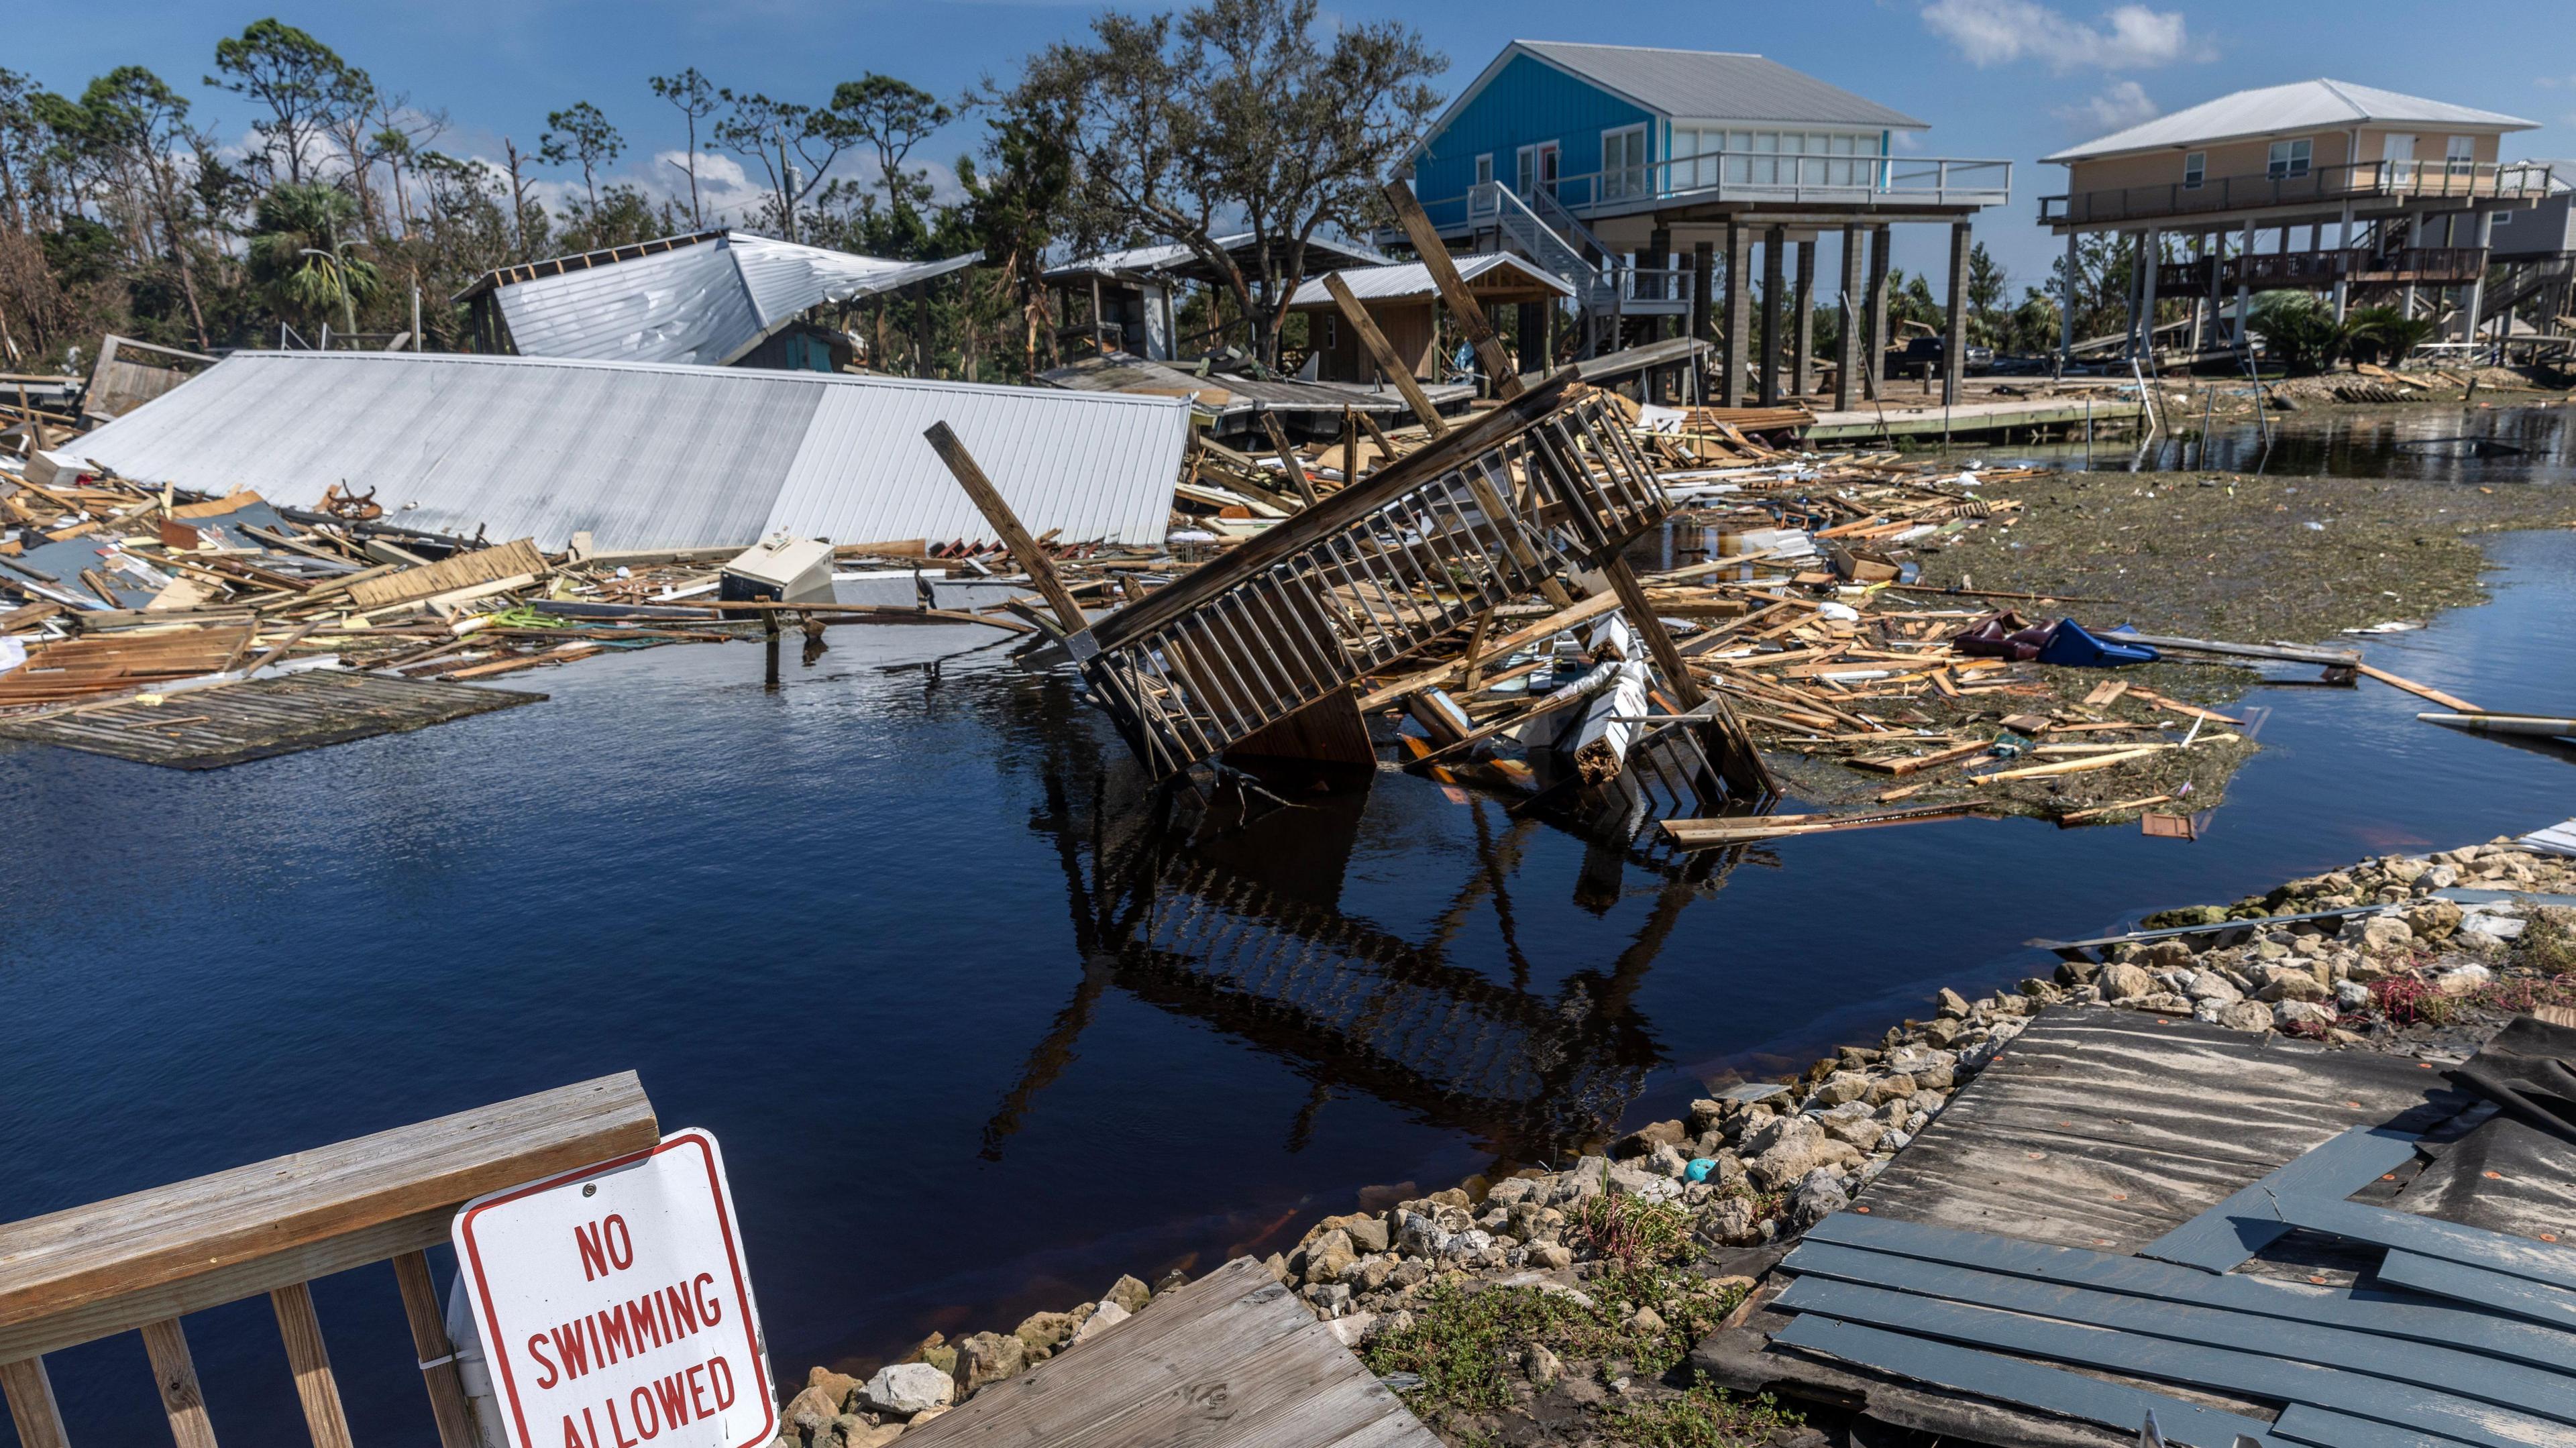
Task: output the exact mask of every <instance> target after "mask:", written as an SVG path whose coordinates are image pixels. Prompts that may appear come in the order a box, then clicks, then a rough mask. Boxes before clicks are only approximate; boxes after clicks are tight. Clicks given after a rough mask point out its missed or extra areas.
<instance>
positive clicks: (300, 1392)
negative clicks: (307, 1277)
mask: <svg viewBox="0 0 2576 1448" xmlns="http://www.w3.org/2000/svg"><path fill="white" fill-rule="evenodd" d="M268 1301H269V1305H270V1306H272V1307H274V1308H276V1309H277V1333H278V1336H279V1337H281V1338H283V1339H285V1341H286V1365H287V1366H288V1367H290V1368H292V1369H294V1371H295V1396H297V1397H298V1398H301V1399H303V1400H304V1425H305V1427H307V1428H308V1429H310V1430H311V1431H312V1434H313V1448H354V1445H353V1444H351V1443H350V1441H349V1415H348V1413H347V1412H346V1411H345V1410H344V1409H342V1408H341V1406H340V1384H339V1382H338V1381H337V1380H336V1379H334V1378H333V1377H332V1376H331V1353H330V1350H329V1349H328V1348H326V1347H324V1346H323V1344H322V1322H321V1320H320V1319H319V1318H317V1317H315V1316H314V1315H313V1289H312V1288H311V1287H309V1286H307V1285H306V1284H304V1283H301V1282H298V1283H295V1284H294V1285H292V1286H288V1287H280V1288H278V1289H277V1290H276V1291H274V1292H271V1293H270V1294H268Z"/></svg>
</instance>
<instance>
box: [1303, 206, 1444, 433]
mask: <svg viewBox="0 0 2576 1448" xmlns="http://www.w3.org/2000/svg"><path fill="white" fill-rule="evenodd" d="M1405 194H1407V195H1411V194H1412V193H1411V192H1407V193H1405ZM1324 290H1325V291H1328V292H1330V293H1332V294H1333V304H1334V305H1335V306H1338V307H1340V308H1341V309H1342V316H1343V317H1344V318H1345V319H1346V320H1348V321H1349V322H1350V324H1351V330H1352V331H1355V332H1357V333H1359V334H1360V345H1361V346H1364V347H1366V348H1368V352H1369V356H1370V357H1372V358H1374V359H1376V362H1377V370H1378V372H1379V374H1380V375H1381V376H1383V377H1385V378H1386V380H1387V381H1389V382H1392V383H1394V384H1395V390H1396V391H1398V392H1401V393H1403V394H1404V402H1405V405H1406V406H1407V407H1410V408H1412V409H1413V415H1414V416H1416V417H1418V418H1421V419H1422V425H1423V427H1425V428H1427V429H1429V431H1430V433H1431V435H1432V436H1433V437H1438V436H1440V435H1441V434H1442V433H1445V432H1447V431H1448V430H1449V424H1448V423H1447V422H1445V421H1443V420H1442V419H1441V416H1440V413H1439V412H1438V410H1436V409H1435V408H1433V407H1432V405H1431V398H1430V395H1429V394H1427V393H1425V392H1424V391H1423V390H1422V384H1421V383H1420V382H1419V381H1416V380H1415V378H1414V376H1413V369H1412V368H1410V367H1407V366H1405V365H1404V359H1403V358H1400V357H1398V356H1396V355H1395V346H1394V344H1393V343H1390V342H1388V341H1387V340H1386V334H1385V333H1384V332H1381V331H1379V330H1378V327H1377V319H1376V318H1375V317H1372V316H1370V315H1369V314H1368V308H1366V307H1363V306H1361V305H1360V299H1359V298H1358V297H1355V296H1353V295H1351V284H1350V283H1349V282H1346V281H1343V280H1342V274H1341V273H1340V272H1326V273H1324Z"/></svg>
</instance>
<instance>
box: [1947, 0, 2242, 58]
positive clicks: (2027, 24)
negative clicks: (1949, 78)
mask: <svg viewBox="0 0 2576 1448" xmlns="http://www.w3.org/2000/svg"><path fill="white" fill-rule="evenodd" d="M1923 23H1924V25H1925V26H1927V27H1929V28H1930V29H1931V31H1932V33H1934V34H1935V35H1938V36H1940V37H1941V38H1943V39H1944V40H1947V41H1949V42H1950V44H1951V45H1953V46H1954V47H1956V48H1957V49H1958V51H1959V54H1960V55H1961V56H1962V57H1963V58H1965V59H1966V60H1967V62H1968V63H1969V64H1970V65H1973V66H1977V67H1979V68H1981V69H1982V68H1984V67H1986V66H1990V65H2009V64H2011V63H2012V62H2014V61H2020V60H2037V61H2042V62H2045V63H2046V64H2047V66H2048V68H2049V69H2051V70H2054V71H2060V72H2064V71H2070V70H2078V69H2083V68H2086V67H2092V68H2098V69H2102V70H2146V69H2151V68H2153V67H2155V66H2160V65H2171V64H2172V63H2174V62H2175V61H2178V60H2183V59H2186V58H2188V57H2190V56H2192V55H2193V54H2194V49H2193V46H2192V44H2191V41H2190V38H2189V37H2188V36H2187V35H2186V34H2185V33H2184V26H2183V17H2182V12H2181V11H2179V10H2150V9H2148V8H2147V7H2146V6H2144V5H2117V6H2113V7H2112V8H2111V9H2110V10H2109V11H2107V12H2105V13H2104V15H2103V17H2102V22H2101V23H2100V24H2093V25H2088V24H2086V23H2085V22H2083V21H2081V20H2076V19H2072V18H2070V17H2068V16H2066V15H2064V14H2062V13H2060V12H2059V11H2057V10H2054V9H2052V8H2050V7H2049V6H2047V5H2044V4H2041V3H2040V0H1932V3H1930V4H1928V5H1925V6H1924V7H1923Z"/></svg>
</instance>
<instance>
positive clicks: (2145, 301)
mask: <svg viewBox="0 0 2576 1448" xmlns="http://www.w3.org/2000/svg"><path fill="white" fill-rule="evenodd" d="M2164 254H2165V248H2164V236H2163V234H2162V233H2160V232H2158V231H2157V230H2156V229H2155V228H2154V227H2152V226H2151V227H2148V228H2147V229H2146V230H2145V231H2142V232H2140V233H2138V293H2139V302H2138V326H2139V333H2138V355H2139V356H2140V357H2142V358H2144V359H2146V364H2147V370H2148V371H2150V372H2153V371H2154V370H2155V368H2156V282H2157V281H2158V280H2159V278H2158V277H2157V273H2158V272H2160V271H2162V270H2163V269H2164Z"/></svg>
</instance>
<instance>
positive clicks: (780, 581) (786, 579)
mask: <svg viewBox="0 0 2576 1448" xmlns="http://www.w3.org/2000/svg"><path fill="white" fill-rule="evenodd" d="M716 598H717V600H718V601H719V602H723V603H750V602H756V601H761V600H766V601H768V602H772V603H830V602H831V601H832V545H831V544H829V543H825V542H822V541H820V540H817V539H813V538H790V537H788V536H786V535H785V534H783V533H782V534H780V535H779V536H777V537H775V538H771V539H769V540H767V541H766V542H762V543H755V544H753V545H752V546H751V547H749V548H747V549H744V550H743V551H742V553H741V554H739V555H738V556H736V557H735V558H734V560H733V561H732V562H731V563H728V564H726V565H725V566H724V573H723V576H722V579H721V581H720V583H719V586H718V588H717V590H716Z"/></svg>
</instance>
